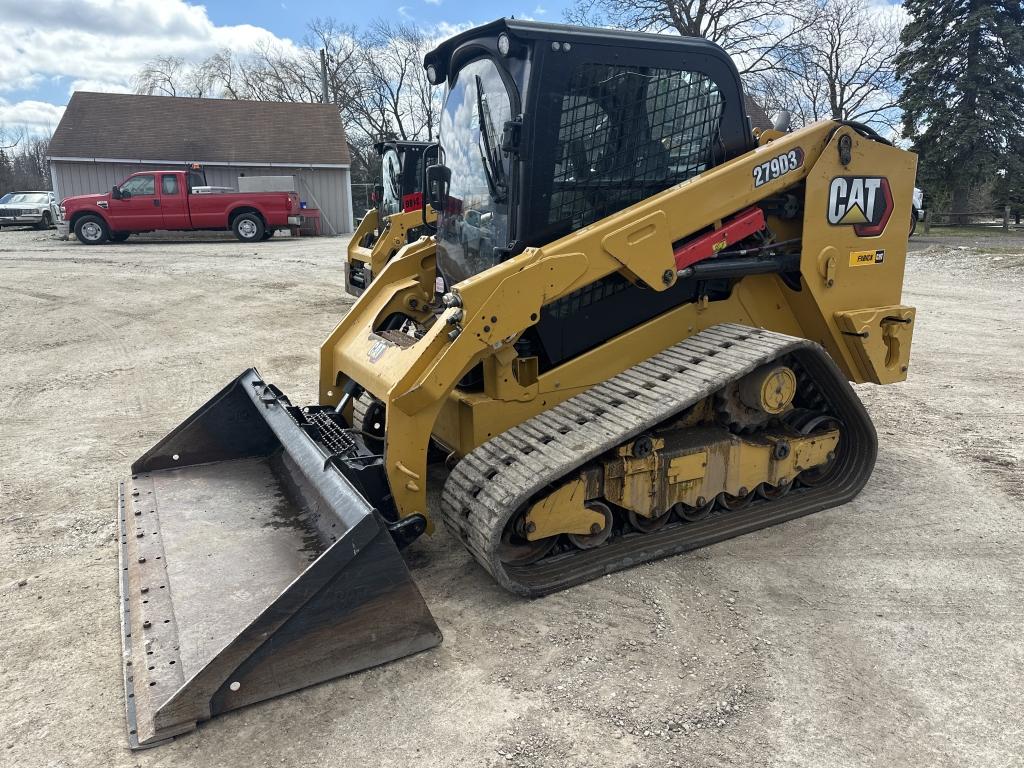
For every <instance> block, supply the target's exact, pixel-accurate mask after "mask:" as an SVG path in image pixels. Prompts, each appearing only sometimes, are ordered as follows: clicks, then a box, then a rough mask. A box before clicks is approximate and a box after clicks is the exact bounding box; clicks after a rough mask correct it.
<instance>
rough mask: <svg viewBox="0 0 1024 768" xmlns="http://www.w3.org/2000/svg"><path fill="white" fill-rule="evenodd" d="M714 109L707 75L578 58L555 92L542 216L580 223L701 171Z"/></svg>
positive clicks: (717, 104)
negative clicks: (556, 115) (551, 163)
mask: <svg viewBox="0 0 1024 768" xmlns="http://www.w3.org/2000/svg"><path fill="white" fill-rule="evenodd" d="M721 114H722V99H721V95H720V94H719V92H718V88H717V86H716V85H715V83H714V81H712V80H711V79H710V78H708V77H707V76H706V75H702V74H700V73H696V72H685V71H680V70H673V69H654V68H650V67H630V66H610V65H606V64H582V65H580V66H579V67H577V69H576V71H575V72H574V73H573V75H572V77H571V79H570V81H569V88H568V91H567V93H566V94H565V95H564V96H563V97H562V112H561V119H560V122H559V130H558V144H557V147H556V151H555V169H554V170H555V172H554V179H553V182H554V183H553V187H552V194H551V207H550V210H549V214H548V223H549V224H555V223H563V224H568V225H570V226H571V228H572V229H576V228H579V227H584V226H586V225H588V224H592V223H593V222H595V221H597V220H598V219H600V218H603V217H604V216H607V215H609V214H611V213H614V212H615V211H619V210H621V209H623V208H625V207H627V206H629V205H632V204H633V203H636V202H639V201H640V200H643V199H644V198H646V197H649V196H650V195H652V194H654V193H655V192H658V191H660V190H662V189H665V188H667V187H670V186H672V185H673V184H677V183H679V182H680V181H683V180H685V179H688V178H690V177H691V176H695V175H696V174H698V173H700V172H701V171H703V170H705V169H706V168H707V167H708V163H709V160H710V158H711V150H712V147H713V143H714V141H715V138H716V137H717V135H718V128H719V122H720V120H721Z"/></svg>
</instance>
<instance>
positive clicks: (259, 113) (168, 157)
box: [49, 91, 351, 167]
mask: <svg viewBox="0 0 1024 768" xmlns="http://www.w3.org/2000/svg"><path fill="white" fill-rule="evenodd" d="M49 155H50V157H51V158H52V159H57V158H65V159H78V160H117V161H120V162H126V161H128V162H130V161H156V162H168V161H172V160H176V161H182V162H203V163H208V164H226V163H238V164H246V165H305V166H327V167H330V166H346V165H349V164H350V162H351V158H350V156H349V150H348V141H347V140H346V138H345V129H344V127H343V126H342V124H341V120H340V118H339V117H338V108H337V107H336V106H334V105H331V104H296V103H290V102H276V101H239V100H234V99H195V98H181V97H172V96H140V95H137V94H128V93H92V92H89V91H76V92H75V93H74V94H73V95H72V96H71V101H70V102H69V103H68V106H67V109H66V110H65V111H64V116H63V117H62V118H61V121H60V124H59V125H58V126H57V130H56V131H55V132H54V134H53V138H52V139H51V140H50V149H49Z"/></svg>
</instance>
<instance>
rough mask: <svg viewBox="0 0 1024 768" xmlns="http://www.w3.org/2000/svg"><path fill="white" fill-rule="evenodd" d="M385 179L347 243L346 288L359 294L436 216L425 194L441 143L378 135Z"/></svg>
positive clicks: (376, 145) (378, 152)
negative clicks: (428, 169) (429, 167)
mask: <svg viewBox="0 0 1024 768" xmlns="http://www.w3.org/2000/svg"><path fill="white" fill-rule="evenodd" d="M373 148H374V150H376V152H377V154H378V155H380V162H381V184H380V186H379V187H377V188H376V189H374V192H373V194H374V203H375V205H374V207H373V208H371V209H369V210H368V211H367V212H366V214H365V215H364V216H363V218H362V221H360V222H359V226H358V228H357V229H356V231H355V233H353V235H352V239H351V240H349V244H348V257H347V260H346V263H345V290H346V291H348V292H349V293H350V294H352V295H353V296H358V295H359V294H361V293H362V292H363V291H364V290H365V289H366V286H368V285H369V284H370V281H371V280H373V278H374V276H375V275H378V274H380V271H381V270H382V269H384V265H385V264H387V263H388V261H390V260H391V258H392V257H394V255H395V254H396V253H398V251H399V249H401V248H402V247H403V246H405V245H408V244H409V243H411V242H413V241H414V240H417V239H419V237H420V236H421V235H423V234H426V233H427V232H426V230H427V229H428V228H429V227H430V225H432V224H433V223H434V222H435V221H436V220H437V215H436V214H435V213H434V209H433V208H431V207H430V206H428V205H427V204H426V202H425V201H424V199H423V178H424V175H425V174H424V171H425V170H426V165H427V164H428V163H432V162H434V161H435V160H436V159H437V144H434V143H431V142H427V141H398V140H394V141H380V142H377V143H376V144H374V145H373Z"/></svg>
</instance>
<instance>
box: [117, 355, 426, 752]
mask: <svg viewBox="0 0 1024 768" xmlns="http://www.w3.org/2000/svg"><path fill="white" fill-rule="evenodd" d="M328 457H329V451H328V450H327V449H325V448H324V447H323V446H322V445H321V444H319V443H317V442H316V441H315V440H313V439H312V438H311V437H310V436H309V434H308V433H307V432H306V431H304V430H303V429H302V427H301V426H300V425H299V424H298V422H296V420H295V419H294V418H293V417H292V415H291V414H290V413H289V404H288V401H287V399H286V398H284V397H283V396H281V395H280V394H279V393H277V391H276V390H274V389H273V388H271V387H268V386H267V385H266V384H265V383H264V382H263V380H262V378H261V377H260V376H259V374H258V373H257V372H256V371H255V370H253V369H249V370H248V371H246V372H245V373H243V374H242V375H241V376H239V377H238V378H237V379H236V380H235V381H234V382H232V383H231V384H230V385H228V386H227V387H225V389H223V390H222V391H221V392H220V393H218V394H217V395H216V396H215V397H214V398H212V399H211V400H210V401H209V402H208V403H206V404H205V405H204V406H203V407H202V408H200V409H199V410H198V411H197V412H196V413H195V414H194V415H193V416H192V417H190V418H189V419H188V420H187V421H185V422H184V423H183V424H182V425H181V426H180V427H178V428H177V429H175V430H174V431H173V432H171V433H170V434H169V435H168V436H167V437H166V438H164V440H162V441H161V442H160V443H158V444H157V445H156V446H155V447H154V448H153V449H152V450H151V451H149V452H148V453H147V454H146V455H145V456H143V457H142V458H141V459H139V461H137V462H136V463H135V464H134V465H133V467H132V472H133V474H132V477H131V479H130V480H127V481H125V482H124V483H122V484H121V486H120V488H119V492H118V497H119V498H118V520H119V527H120V539H121V547H120V567H121V580H120V583H121V601H120V602H121V616H122V639H123V650H124V653H123V663H124V681H125V704H126V711H127V716H128V739H129V744H130V745H131V746H132V747H133V748H140V747H148V746H154V745H156V744H158V743H160V742H162V741H165V740H167V739H169V738H172V737H174V736H176V735H179V734H181V733H184V732H186V731H189V730H191V729H193V728H194V727H195V726H196V724H197V723H198V722H200V721H202V720H205V719H208V718H210V717H214V716H216V715H218V714H220V713H221V712H226V711H228V710H231V709H235V708H237V707H240V706H244V705H246V704H251V703H254V702H257V701H261V700H264V699H268V698H272V697H273V696H277V695H279V694H282V693H287V692H289V691H294V690H297V689H299V688H303V687H305V686H308V685H313V684H315V683H318V682H322V681H324V680H329V679H331V678H334V677H338V676H340V675H345V674H349V673H352V672H356V671H359V670H362V669H366V668H368V667H372V666H375V665H377V664H382V663H385V662H388V661H392V660H394V659H397V658H401V657H402V656H407V655H409V654H412V653H416V652H418V651H422V650H425V649H427V648H431V647H433V646H435V645H437V644H438V643H439V642H440V641H441V634H440V631H439V630H438V628H437V625H436V623H435V622H434V619H433V617H432V616H431V615H430V611H429V610H428V609H427V606H426V604H425V603H424V601H423V598H422V596H421V595H420V593H419V590H418V589H417V587H416V584H415V583H414V582H413V580H412V578H411V576H410V575H409V571H408V569H407V567H406V565H405V562H404V561H403V560H402V556H401V555H400V553H399V552H398V549H397V548H396V547H395V544H394V542H393V541H392V539H391V535H390V534H389V533H388V530H387V527H386V526H385V525H384V523H383V521H382V519H381V518H380V515H379V514H378V513H377V511H376V510H374V509H373V507H372V506H371V505H370V504H369V503H368V502H367V501H366V499H365V498H364V497H363V496H362V495H361V494H360V493H359V492H358V491H357V490H356V488H355V487H354V486H353V485H352V484H351V483H350V482H349V481H348V480H347V479H346V478H345V477H344V475H343V474H342V473H341V471H340V470H339V469H338V468H337V466H336V465H335V464H334V463H333V462H331V461H328V460H327V459H328Z"/></svg>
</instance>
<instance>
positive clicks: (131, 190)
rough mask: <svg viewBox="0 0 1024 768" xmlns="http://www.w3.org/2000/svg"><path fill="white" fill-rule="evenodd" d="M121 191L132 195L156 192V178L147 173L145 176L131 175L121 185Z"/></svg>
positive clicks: (138, 195)
mask: <svg viewBox="0 0 1024 768" xmlns="http://www.w3.org/2000/svg"><path fill="white" fill-rule="evenodd" d="M121 192H122V193H123V192H127V193H128V194H130V195H131V196H132V197H145V196H147V195H150V196H152V195H155V194H156V179H154V178H153V177H152V176H150V175H149V174H146V175H145V176H133V177H132V178H130V179H128V181H126V182H125V183H124V184H122V185H121Z"/></svg>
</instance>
